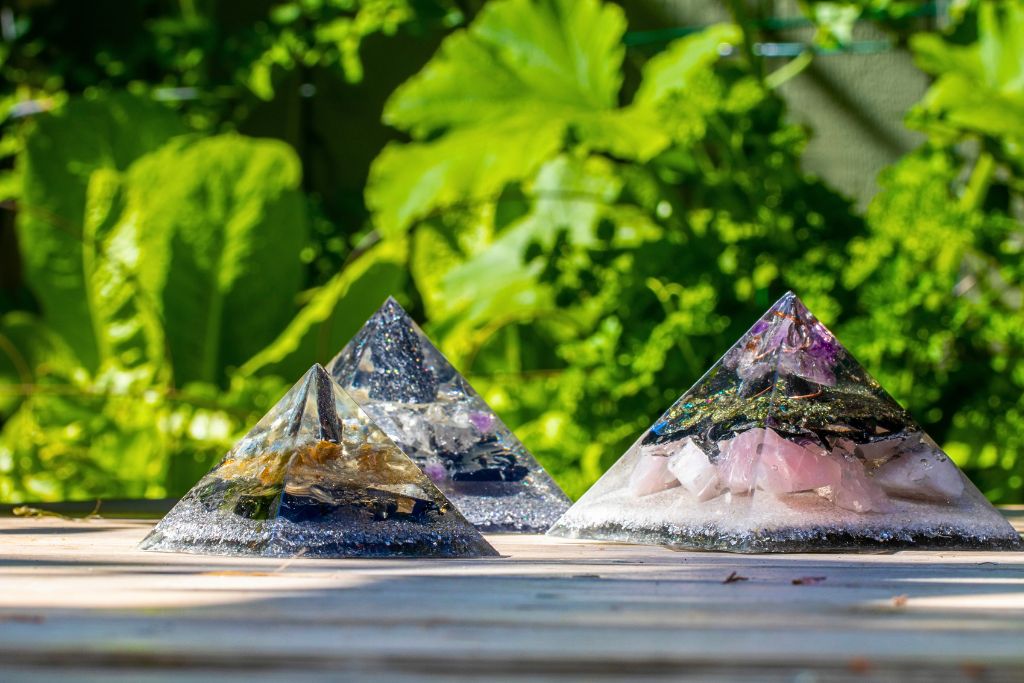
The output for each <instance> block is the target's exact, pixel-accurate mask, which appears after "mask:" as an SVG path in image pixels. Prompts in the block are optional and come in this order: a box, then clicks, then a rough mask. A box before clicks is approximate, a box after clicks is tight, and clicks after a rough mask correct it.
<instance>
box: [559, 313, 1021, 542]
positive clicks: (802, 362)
mask: <svg viewBox="0 0 1024 683" xmlns="http://www.w3.org/2000/svg"><path fill="white" fill-rule="evenodd" d="M550 533H551V534H553V535H557V536H568V537H577V538H594V539H604V540H616V541H633V542H640V543H660V544H665V545H669V546H675V547H680V548H700V549H712V550H731V551H736V552H786V551H794V552H814V551H830V550H877V549H898V548H950V549H961V550H975V549H978V550H982V549H1001V548H1020V547H1021V540H1020V537H1019V535H1018V534H1017V533H1016V532H1015V531H1014V530H1013V527H1012V526H1011V525H1010V524H1009V523H1008V522H1007V521H1006V519H1005V518H1004V517H1003V516H1002V515H1001V514H1000V513H999V512H998V511H997V510H996V509H995V508H993V507H992V505H990V504H989V502H988V501H987V500H985V497H984V496H983V495H982V494H981V493H980V492H979V491H978V489H976V488H975V487H974V485H973V484H971V482H970V480H968V479H967V477H965V476H964V474H963V473H962V472H961V471H960V469H959V468H958V467H957V466H956V465H955V464H954V463H953V461H952V460H950V459H949V457H948V456H947V455H946V454H945V453H944V452H943V451H942V449H941V448H939V446H938V445H937V444H936V443H935V442H934V441H933V440H932V439H931V438H930V437H929V436H928V435H927V434H925V432H924V430H923V429H921V426H920V425H918V424H917V423H916V422H915V421H914V420H913V418H911V417H910V415H909V414H908V413H907V412H906V411H905V410H904V409H903V408H902V407H900V405H899V404H898V403H896V401H895V400H893V398H892V397H891V396H889V394H887V393H886V392H885V390H884V389H882V387H881V386H879V384H878V383H877V382H876V381H875V380H874V379H873V378H872V377H871V376H870V375H869V374H868V372H867V371H866V370H865V369H864V367H863V366H861V365H860V364H859V363H858V362H857V361H856V360H855V359H854V358H853V356H851V355H850V353H849V352H848V351H847V350H846V349H845V348H844V347H843V345H842V344H840V343H839V342H838V340H836V338H835V337H834V336H833V335H832V333H831V332H829V331H828V329H826V328H825V326H824V325H822V324H821V323H820V322H819V321H818V320H817V319H816V318H815V317H814V316H813V315H811V313H810V312H809V311H808V310H807V308H806V307H804V305H803V303H802V302H801V301H800V300H799V299H798V298H797V297H796V296H795V295H794V294H793V293H788V294H786V295H785V296H783V297H782V298H781V299H780V300H779V301H778V302H777V303H776V304H775V305H774V306H772V307H771V308H770V309H769V310H768V312H767V313H766V314H765V315H764V317H762V318H761V319H760V320H759V321H758V322H757V323H756V324H755V325H754V326H753V327H752V328H751V329H750V330H749V331H748V332H747V333H746V334H745V335H743V337H742V338H740V340H739V341H738V342H736V344H735V345H734V346H733V347H732V348H731V349H729V350H728V351H727V352H726V354H725V355H724V356H723V357H722V358H721V360H719V361H718V362H717V363H715V365H714V366H712V367H711V369H710V370H708V372H707V374H705V375H704V377H702V378H701V379H700V380H699V381H698V382H697V383H696V384H695V385H694V386H693V387H692V388H691V389H690V390H689V391H687V392H686V393H685V394H683V396H682V397H681V398H680V399H679V400H678V401H676V402H675V404H673V405H672V407H671V408H669V409H668V411H667V412H666V413H665V414H664V415H662V416H661V418H660V419H659V420H658V421H657V422H655V423H654V425H653V426H652V427H651V428H650V429H649V430H648V431H647V432H646V433H644V434H643V435H641V436H640V438H639V439H637V441H636V443H634V444H633V446H632V447H631V448H630V449H629V450H628V451H626V453H625V455H623V456H622V458H620V459H619V461H618V462H617V463H615V465H613V466H612V468H611V469H610V470H608V472H606V473H605V475H604V476H603V477H601V479H600V480H599V481H598V482H597V483H596V484H594V486H593V487H591V489H590V490H589V491H587V493H586V494H584V496H583V497H582V498H580V500H579V501H578V502H577V503H576V504H575V505H574V506H573V507H572V508H571V509H570V510H569V511H568V512H567V513H566V514H565V515H564V516H563V517H562V518H561V519H560V520H558V522H557V524H555V526H554V527H553V528H552V529H551V531H550Z"/></svg>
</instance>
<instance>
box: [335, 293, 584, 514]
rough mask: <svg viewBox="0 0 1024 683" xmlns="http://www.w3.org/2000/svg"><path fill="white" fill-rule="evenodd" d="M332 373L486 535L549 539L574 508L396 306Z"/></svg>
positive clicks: (359, 337)
mask: <svg viewBox="0 0 1024 683" xmlns="http://www.w3.org/2000/svg"><path fill="white" fill-rule="evenodd" d="M327 367H328V370H329V371H330V373H331V375H332V376H333V377H334V378H335V379H336V380H338V382H339V383H340V384H341V385H342V387H344V388H345V391H347V392H348V393H349V394H350V395H351V396H352V398H353V399H355V401H356V402H357V403H358V404H359V405H360V407H362V409H363V410H365V411H366V412H367V413H368V414H369V415H370V417H372V418H373V419H374V421H375V422H376V423H377V424H378V425H380V427H381V429H383V430H384V431H385V432H386V433H387V435H388V436H389V437H391V438H392V439H393V440H394V441H395V443H397V444H398V445H399V446H401V447H402V450H404V451H405V452H406V453H408V454H409V456H410V457H412V458H413V460H415V461H416V463H417V464H418V465H419V466H420V467H421V468H423V471H424V472H426V474H427V475H428V476H429V477H430V478H431V479H432V480H433V481H434V483H435V484H437V487H438V488H440V489H441V491H442V492H444V494H445V495H446V496H448V498H449V500H451V501H452V503H454V504H455V506H456V507H457V508H458V509H459V510H460V511H461V512H462V514H464V515H465V516H466V518H467V519H468V520H469V521H471V522H472V523H473V524H475V525H477V527H478V528H480V529H483V530H486V531H521V532H543V531H546V530H547V529H548V527H550V526H551V524H552V523H553V522H554V521H555V520H556V519H558V517H559V515H561V514H562V513H563V512H565V510H567V509H568V507H569V504H570V502H569V499H568V497H566V495H565V494H564V493H563V492H562V490H561V489H560V488H558V485H557V484H556V483H555V482H554V481H553V480H552V479H551V477H550V476H549V475H548V473H547V472H545V471H544V468H543V467H541V465H540V463H538V462H537V461H536V460H535V459H534V458H533V456H532V455H530V453H529V452H528V451H527V450H526V448H524V447H523V445H522V444H521V443H520V442H519V440H518V439H517V438H516V437H515V435H514V434H513V433H512V432H511V431H510V430H509V429H508V427H506V426H505V425H504V424H503V423H502V421H501V420H500V419H499V418H498V416H497V415H495V414H494V411H492V410H491V409H490V407H489V406H488V405H487V403H486V402H484V400H483V399H482V398H480V396H479V395H478V394H477V393H476V392H475V391H474V390H473V387H471V386H470V385H469V382H467V381H466V379H465V378H464V377H463V376H462V375H460V374H459V372H458V371H457V370H456V369H455V368H454V367H452V365H451V363H449V362H448V360H447V359H446V358H445V357H444V355H442V354H441V352H440V351H438V349H437V348H436V347H435V346H434V345H433V344H432V343H431V342H430V340H429V339H427V337H426V335H424V334H423V331H422V330H420V328H419V327H418V326H417V325H416V323H415V322H413V320H412V319H411V318H410V317H409V315H408V314H407V313H406V312H405V311H404V310H403V309H402V307H401V306H399V305H398V303H397V302H396V301H395V300H394V299H391V298H388V300H387V301H385V302H384V305H383V306H381V307H380V309H379V310H378V311H377V312H376V313H374V314H373V316H372V317H371V318H370V319H369V320H368V321H367V323H366V325H364V326H363V328H362V329H361V330H360V331H359V332H358V333H357V334H356V336H355V337H353V338H352V340H351V341H350V342H349V343H348V344H347V345H346V346H345V348H344V349H342V350H341V352H340V353H339V354H338V355H337V356H336V357H335V358H334V360H332V361H331V363H330V365H328V366H327Z"/></svg>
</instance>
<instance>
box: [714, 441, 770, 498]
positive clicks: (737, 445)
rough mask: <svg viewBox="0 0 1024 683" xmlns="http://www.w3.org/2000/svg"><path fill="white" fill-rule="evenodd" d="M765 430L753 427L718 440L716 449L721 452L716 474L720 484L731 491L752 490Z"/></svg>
mask: <svg viewBox="0 0 1024 683" xmlns="http://www.w3.org/2000/svg"><path fill="white" fill-rule="evenodd" d="M765 431H766V430H764V429H761V428H760V427H753V428H752V429H748V430H747V431H745V432H741V433H739V434H737V435H736V436H734V437H733V438H731V439H728V440H726V441H719V442H718V450H719V451H720V452H721V454H722V457H721V458H720V459H719V461H718V476H719V477H720V478H721V480H722V484H723V485H724V486H725V487H726V488H727V489H729V490H730V491H732V492H733V493H749V492H750V491H753V490H754V485H755V484H756V483H757V464H758V461H759V460H760V459H761V455H760V452H761V445H762V443H763V442H764V438H765Z"/></svg>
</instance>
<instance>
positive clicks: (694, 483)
mask: <svg viewBox="0 0 1024 683" xmlns="http://www.w3.org/2000/svg"><path fill="white" fill-rule="evenodd" d="M678 444H679V450H678V451H676V453H675V454H674V455H672V457H670V458H669V459H668V470H669V472H671V473H672V475H673V476H675V478H676V479H678V480H679V483H680V484H681V485H682V487H683V488H684V489H686V490H687V491H689V492H690V493H692V494H693V495H694V496H695V497H696V498H697V500H699V501H705V500H711V499H712V498H714V497H715V496H717V495H719V494H720V493H721V492H722V482H721V480H720V479H719V477H718V468H717V467H715V466H714V465H712V464H711V461H710V460H708V456H707V454H706V453H705V452H704V451H703V449H701V447H700V446H698V445H697V444H695V443H694V442H693V440H692V439H690V438H689V437H686V438H685V439H682V440H681V441H679V442H678Z"/></svg>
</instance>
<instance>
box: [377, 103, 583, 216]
mask: <svg viewBox="0 0 1024 683" xmlns="http://www.w3.org/2000/svg"><path fill="white" fill-rule="evenodd" d="M564 130H565V129H564V126H563V125H562V123H561V122H560V121H558V120H557V119H552V120H548V121H541V122H534V121H532V120H529V119H523V118H513V119H511V120H508V121H504V122H502V123H499V124H496V125H494V126H491V127H487V128H484V127H479V128H467V129H461V130H458V131H455V132H452V133H449V134H448V135H446V136H444V137H443V138H441V139H440V140H438V141H437V142H424V143H411V144H407V145H397V144H391V145H388V146H387V147H386V148H385V149H384V151H383V152H382V153H381V155H380V156H379V157H377V159H376V160H375V161H374V163H373V168H372V169H371V171H370V181H369V184H368V186H367V189H366V201H367V204H368V205H369V206H370V208H371V209H372V210H373V212H374V213H375V214H376V217H377V227H378V229H379V230H380V231H381V232H382V233H383V234H385V235H388V236H392V235H398V234H401V233H402V232H404V231H405V230H406V229H407V228H408V227H409V226H410V225H411V224H412V223H413V222H414V221H415V220H417V219H420V218H423V217H424V216H426V215H427V214H428V213H430V212H431V211H432V210H434V209H436V208H439V207H448V206H452V205H455V204H458V203H461V202H466V201H470V202H472V201H478V200H482V199H489V198H491V197H492V196H494V195H496V194H498V193H499V192H500V191H501V188H502V187H504V186H505V184H506V183H509V182H512V181H518V180H522V179H523V178H526V177H528V176H530V175H531V174H533V173H534V172H535V171H536V170H537V168H538V167H540V165H541V164H542V163H543V162H544V160H545V159H548V158H550V157H551V156H552V155H554V154H555V153H556V152H557V151H558V149H559V147H560V146H561V143H562V135H563V133H564Z"/></svg>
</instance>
